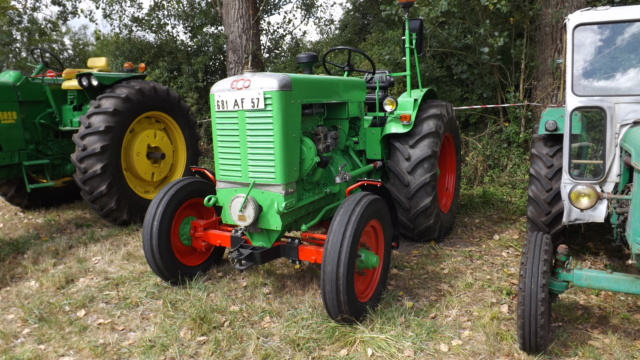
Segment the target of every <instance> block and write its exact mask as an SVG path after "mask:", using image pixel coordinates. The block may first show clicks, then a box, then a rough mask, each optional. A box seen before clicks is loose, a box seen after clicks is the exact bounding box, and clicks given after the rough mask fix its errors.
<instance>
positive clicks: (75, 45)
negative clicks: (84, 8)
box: [0, 0, 92, 73]
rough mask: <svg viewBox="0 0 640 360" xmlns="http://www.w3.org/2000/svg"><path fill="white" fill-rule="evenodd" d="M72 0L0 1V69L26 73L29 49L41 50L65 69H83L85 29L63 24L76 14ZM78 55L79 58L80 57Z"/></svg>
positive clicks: (86, 42)
mask: <svg viewBox="0 0 640 360" xmlns="http://www.w3.org/2000/svg"><path fill="white" fill-rule="evenodd" d="M74 4H75V1H66V2H65V1H56V0H39V1H22V2H20V1H9V0H2V1H0V48H2V50H3V51H2V52H1V53H0V70H4V69H15V70H21V71H23V72H25V73H30V72H31V70H32V69H33V67H31V66H29V63H31V64H33V63H34V60H33V59H32V57H31V55H30V50H31V49H32V48H34V47H44V48H47V49H49V50H50V51H51V52H53V53H54V54H56V55H58V56H59V57H60V59H61V60H62V62H63V63H64V64H65V65H66V66H70V67H78V66H82V67H84V66H85V63H86V61H87V59H86V57H85V56H86V54H88V51H89V49H90V47H91V43H92V41H91V39H90V38H89V36H88V35H87V29H86V28H80V29H74V28H72V27H70V26H68V25H67V23H68V22H69V21H70V20H72V19H73V18H75V17H77V16H78V15H79V12H78V10H77V7H76V6H75V5H74ZM80 56H82V57H80Z"/></svg>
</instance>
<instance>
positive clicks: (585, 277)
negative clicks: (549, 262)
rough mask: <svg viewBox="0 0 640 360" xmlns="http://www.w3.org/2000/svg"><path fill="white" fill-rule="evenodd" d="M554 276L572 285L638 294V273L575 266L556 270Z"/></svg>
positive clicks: (639, 279)
mask: <svg viewBox="0 0 640 360" xmlns="http://www.w3.org/2000/svg"><path fill="white" fill-rule="evenodd" d="M555 278H556V280H558V281H564V282H567V283H571V284H572V286H577V287H583V288H589V289H598V290H606V291H615V292H623V293H627V294H636V295H640V275H632V274H624V273H619V272H613V271H602V270H593V269H582V268H575V269H561V270H556V272H555Z"/></svg>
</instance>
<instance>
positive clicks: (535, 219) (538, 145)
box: [527, 135, 564, 245]
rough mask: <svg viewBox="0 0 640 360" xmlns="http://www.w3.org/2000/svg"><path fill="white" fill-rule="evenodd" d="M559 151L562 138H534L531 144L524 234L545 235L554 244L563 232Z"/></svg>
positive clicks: (560, 153)
mask: <svg viewBox="0 0 640 360" xmlns="http://www.w3.org/2000/svg"><path fill="white" fill-rule="evenodd" d="M562 150H563V149H562V135H535V136H534V137H533V139H532V141H531V155H530V161H531V164H530V168H529V189H528V193H529V196H528V201H527V232H528V233H533V232H537V231H539V232H543V233H546V234H549V235H551V238H552V240H553V242H554V244H556V245H557V244H558V243H559V242H560V241H561V236H562V230H563V229H564V226H563V225H562V217H563V215H564V203H563V202H562V195H561V193H560V184H561V180H562V152H563V151H562Z"/></svg>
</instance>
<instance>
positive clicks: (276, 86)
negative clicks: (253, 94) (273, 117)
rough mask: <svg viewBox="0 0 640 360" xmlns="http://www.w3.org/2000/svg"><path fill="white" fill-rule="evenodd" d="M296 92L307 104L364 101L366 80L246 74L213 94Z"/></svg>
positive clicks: (229, 80) (220, 85)
mask: <svg viewBox="0 0 640 360" xmlns="http://www.w3.org/2000/svg"><path fill="white" fill-rule="evenodd" d="M241 91H263V92H264V91H293V92H295V94H296V97H297V98H299V99H304V100H305V103H315V102H347V101H364V99H365V96H366V91H367V90H366V86H365V81H364V80H363V79H361V78H357V77H340V76H325V75H305V74H279V73H269V72H245V73H243V74H240V75H235V76H232V77H229V78H226V79H223V80H220V81H218V82H217V83H215V85H213V87H211V94H222V93H240V92H241Z"/></svg>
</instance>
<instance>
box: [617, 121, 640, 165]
mask: <svg viewBox="0 0 640 360" xmlns="http://www.w3.org/2000/svg"><path fill="white" fill-rule="evenodd" d="M620 147H621V148H623V149H624V150H625V151H626V152H628V153H629V155H631V161H632V164H634V165H633V167H634V169H636V171H640V121H639V122H638V123H636V124H635V125H634V126H632V127H631V128H629V130H627V131H625V133H624V135H622V139H621V140H620Z"/></svg>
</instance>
